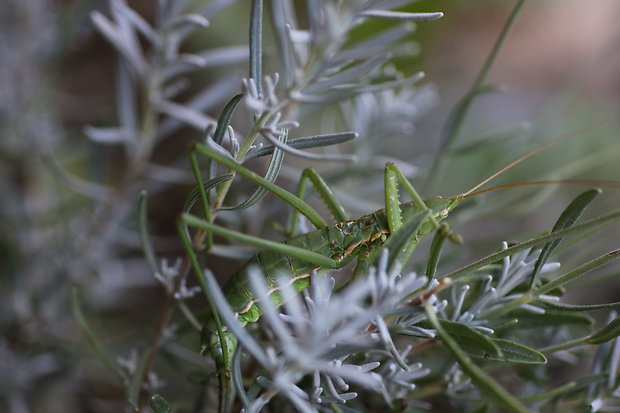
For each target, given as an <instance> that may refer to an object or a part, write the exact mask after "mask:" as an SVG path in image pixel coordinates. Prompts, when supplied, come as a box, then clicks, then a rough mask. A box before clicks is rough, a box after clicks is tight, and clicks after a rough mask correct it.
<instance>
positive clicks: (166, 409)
mask: <svg viewBox="0 0 620 413" xmlns="http://www.w3.org/2000/svg"><path fill="white" fill-rule="evenodd" d="M149 406H151V409H153V411H154V412H155V413H174V410H172V406H170V403H168V401H167V400H166V399H164V398H163V397H161V396H160V395H159V394H154V395H152V396H151V398H150V399H149Z"/></svg>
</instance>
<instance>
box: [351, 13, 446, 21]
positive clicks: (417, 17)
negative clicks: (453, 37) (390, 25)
mask: <svg viewBox="0 0 620 413" xmlns="http://www.w3.org/2000/svg"><path fill="white" fill-rule="evenodd" d="M359 16H360V17H366V18H372V19H385V20H408V21H422V22H427V21H431V20H437V19H441V18H442V17H443V13H441V12H436V13H407V12H399V11H391V10H365V11H363V12H361V13H360V14H359Z"/></svg>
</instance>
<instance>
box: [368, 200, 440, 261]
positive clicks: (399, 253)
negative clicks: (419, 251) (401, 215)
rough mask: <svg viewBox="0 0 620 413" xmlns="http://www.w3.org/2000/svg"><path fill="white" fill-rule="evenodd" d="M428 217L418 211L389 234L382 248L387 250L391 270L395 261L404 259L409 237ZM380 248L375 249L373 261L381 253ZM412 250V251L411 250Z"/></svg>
mask: <svg viewBox="0 0 620 413" xmlns="http://www.w3.org/2000/svg"><path fill="white" fill-rule="evenodd" d="M428 217H429V214H428V213H425V212H419V213H417V214H415V215H414V216H412V217H411V219H410V220H409V221H407V222H406V223H405V224H403V225H402V226H401V227H400V228H399V229H398V230H397V231H396V232H395V233H394V234H391V235H390V237H389V238H388V239H387V241H386V242H385V244H383V248H382V249H387V250H388V252H389V262H388V268H389V269H390V270H392V269H393V268H394V267H393V266H394V264H395V263H396V262H400V263H402V264H404V262H402V260H406V259H407V258H408V257H407V254H408V253H409V251H406V249H407V247H408V245H409V244H413V243H411V242H410V241H411V239H412V238H413V237H414V236H415V234H416V233H417V232H418V229H419V227H420V226H421V225H422V223H423V222H424V220H425V219H427V218H428ZM382 249H381V248H378V249H376V250H375V255H374V257H373V261H375V260H377V259H378V258H379V256H380V255H381V250H382ZM411 252H413V251H411Z"/></svg>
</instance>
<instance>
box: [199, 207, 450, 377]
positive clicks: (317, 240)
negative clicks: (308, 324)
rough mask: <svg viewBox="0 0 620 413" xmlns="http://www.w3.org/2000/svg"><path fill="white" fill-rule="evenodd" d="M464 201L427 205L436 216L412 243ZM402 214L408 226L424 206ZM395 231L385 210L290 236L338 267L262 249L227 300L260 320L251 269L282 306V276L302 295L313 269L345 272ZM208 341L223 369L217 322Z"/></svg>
mask: <svg viewBox="0 0 620 413" xmlns="http://www.w3.org/2000/svg"><path fill="white" fill-rule="evenodd" d="M460 199H461V198H460V197H454V198H443V197H433V198H429V199H427V200H426V201H424V202H425V204H426V206H427V208H428V209H429V210H430V211H431V212H430V214H429V216H428V218H426V219H425V220H424V221H423V222H422V223H421V224H420V226H419V227H418V230H417V232H416V234H414V235H413V237H412V239H411V241H410V242H411V244H413V245H415V244H417V243H418V241H419V239H420V238H422V237H423V236H424V235H426V234H428V233H429V232H431V231H433V230H435V229H436V228H437V224H438V223H439V222H440V221H441V220H443V219H444V218H446V217H447V215H448V213H449V211H450V210H451V209H452V208H454V207H455V206H456V205H457V204H458V203H459V202H460ZM400 210H401V216H402V219H403V221H404V222H407V221H408V220H409V219H410V218H411V217H413V216H414V215H416V214H418V213H419V212H420V208H419V206H418V205H416V203H415V202H406V203H402V204H400ZM390 233H391V232H390V228H389V224H388V217H387V214H386V210H385V209H379V210H377V211H374V212H372V213H370V214H368V215H364V216H362V217H360V218H358V219H354V220H347V221H343V222H339V223H337V224H335V225H331V226H327V227H324V228H321V229H318V230H315V231H312V232H308V233H305V234H301V235H299V236H296V237H294V238H290V239H288V240H286V241H284V242H283V244H286V245H291V246H295V247H299V248H303V249H306V250H311V251H314V252H316V253H319V254H321V255H324V256H328V257H330V258H333V259H334V261H335V262H336V265H334V266H331V267H325V266H323V267H322V266H319V265H316V264H312V263H308V262H307V261H304V260H303V259H300V258H297V257H293V256H289V255H285V254H282V253H279V252H275V251H260V252H258V253H257V254H256V255H255V256H254V257H252V258H251V259H250V260H249V261H247V262H246V263H245V264H244V265H243V266H242V267H241V268H240V269H239V270H237V271H236V272H235V274H234V275H233V276H232V277H231V278H230V279H229V280H228V282H227V283H226V284H225V285H224V287H223V293H224V297H225V298H226V299H227V301H228V303H229V305H230V307H231V309H232V310H233V311H234V313H235V315H236V317H237V320H238V321H239V323H240V324H241V325H246V324H247V323H252V322H256V321H258V320H259V319H260V317H261V316H262V314H263V313H262V309H261V307H260V303H259V301H258V300H257V299H256V298H255V297H254V296H253V293H252V292H251V291H250V287H249V281H248V271H250V269H252V268H257V269H259V270H260V271H261V272H262V274H263V276H264V277H265V281H266V283H267V285H268V288H269V297H270V299H271V301H272V303H273V305H275V306H280V305H282V304H283V302H282V297H281V295H280V294H279V292H278V290H279V288H280V287H279V286H278V284H277V280H278V278H284V279H289V285H290V286H292V287H293V289H294V290H295V291H296V292H298V293H299V292H302V291H304V290H305V289H307V288H308V287H309V286H310V274H311V273H312V271H315V270H320V269H328V268H329V269H337V268H342V267H344V266H345V265H347V264H348V263H350V262H351V261H352V260H353V259H355V258H356V257H359V256H360V255H361V254H362V252H363V251H366V252H372V251H376V250H378V249H379V247H381V246H382V245H383V244H384V243H385V242H386V240H387V239H388V238H389V236H390ZM454 240H455V241H457V240H458V239H456V238H454ZM223 338H224V340H226V341H227V343H228V346H226V347H227V348H228V349H229V352H230V353H232V352H233V351H234V348H235V347H236V342H235V338H234V336H233V335H232V334H231V333H230V332H229V331H227V330H225V331H224V336H223ZM202 342H203V345H204V346H205V350H208V351H209V352H210V353H211V355H212V357H213V358H214V360H215V361H216V363H217V364H218V365H220V366H222V365H223V363H222V361H223V359H224V358H225V357H222V356H223V355H222V346H221V342H220V337H219V335H218V334H217V331H216V329H215V327H214V325H213V323H212V320H210V321H207V322H206V323H205V326H204V329H203V338H202ZM228 357H232V354H229V355H228Z"/></svg>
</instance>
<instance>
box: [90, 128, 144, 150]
mask: <svg viewBox="0 0 620 413" xmlns="http://www.w3.org/2000/svg"><path fill="white" fill-rule="evenodd" d="M84 134H85V135H86V136H87V137H88V138H89V139H90V140H92V141H93V142H97V143H103V144H107V145H111V144H119V143H122V144H127V143H130V142H133V140H134V139H135V131H130V130H127V129H123V128H96V127H94V126H85V127H84Z"/></svg>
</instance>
